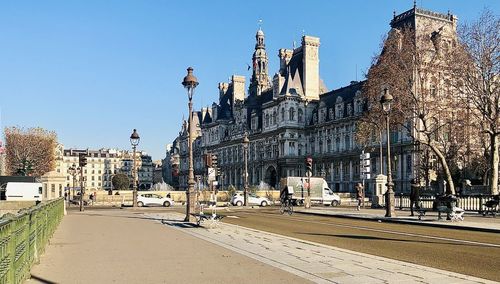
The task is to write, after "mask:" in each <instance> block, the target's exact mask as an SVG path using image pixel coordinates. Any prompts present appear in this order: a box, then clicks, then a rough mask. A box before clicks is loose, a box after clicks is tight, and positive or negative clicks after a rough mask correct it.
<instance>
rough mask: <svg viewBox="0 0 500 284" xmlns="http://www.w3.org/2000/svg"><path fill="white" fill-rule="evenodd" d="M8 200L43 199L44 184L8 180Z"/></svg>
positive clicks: (6, 190) (6, 195)
mask: <svg viewBox="0 0 500 284" xmlns="http://www.w3.org/2000/svg"><path fill="white" fill-rule="evenodd" d="M5 200H7V201H42V184H41V183H37V182H8V183H7V187H6V188H5Z"/></svg>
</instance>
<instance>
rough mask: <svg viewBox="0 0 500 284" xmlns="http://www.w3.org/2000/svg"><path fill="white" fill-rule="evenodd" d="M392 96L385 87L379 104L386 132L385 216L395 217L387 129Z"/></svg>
mask: <svg viewBox="0 0 500 284" xmlns="http://www.w3.org/2000/svg"><path fill="white" fill-rule="evenodd" d="M391 103H392V96H391V94H389V91H388V90H387V89H384V95H382V97H381V98H380V104H381V105H382V109H383V111H384V113H385V128H386V132H387V192H386V193H385V217H396V211H395V208H394V205H395V199H394V190H393V186H394V184H393V183H392V172H391V171H392V170H391V145H390V140H391V139H390V130H389V113H390V111H391Z"/></svg>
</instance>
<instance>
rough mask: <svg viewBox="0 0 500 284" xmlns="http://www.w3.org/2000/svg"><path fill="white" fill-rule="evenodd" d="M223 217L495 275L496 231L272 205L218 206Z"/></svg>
mask: <svg viewBox="0 0 500 284" xmlns="http://www.w3.org/2000/svg"><path fill="white" fill-rule="evenodd" d="M218 213H219V214H222V215H225V218H224V219H223V221H224V222H227V223H231V224H236V225H240V226H244V227H248V228H254V229H258V230H263V231H267V232H272V233H276V234H281V235H286V236H290V237H294V238H298V239H303V240H308V241H313V242H318V243H322V244H325V245H329V246H335V247H339V248H344V249H349V250H353V251H358V252H363V253H368V254H372V255H377V256H382V257H388V258H392V259H397V260H402V261H407V262H411V263H415V264H420V265H425V266H430V267H435V268H439V269H444V270H448V271H453V272H457V273H462V274H467V275H471V276H476V277H481V278H486V279H490V280H495V281H499V280H500V269H499V268H500V237H499V236H498V234H495V233H487V232H474V231H467V230H456V229H445V228H435V227H425V226H412V225H406V224H394V223H386V222H376V221H367V220H354V219H345V218H335V217H323V216H313V215H305V214H297V213H294V214H293V215H291V216H289V215H286V214H285V215H281V214H279V211H278V208H277V207H271V208H265V209H236V208H234V207H232V208H230V209H229V210H220V211H219V212H218Z"/></svg>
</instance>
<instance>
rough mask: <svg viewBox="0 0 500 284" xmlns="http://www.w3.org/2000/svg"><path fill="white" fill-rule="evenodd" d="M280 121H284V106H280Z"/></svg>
mask: <svg viewBox="0 0 500 284" xmlns="http://www.w3.org/2000/svg"><path fill="white" fill-rule="evenodd" d="M281 121H285V108H281Z"/></svg>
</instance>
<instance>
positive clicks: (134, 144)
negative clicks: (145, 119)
mask: <svg viewBox="0 0 500 284" xmlns="http://www.w3.org/2000/svg"><path fill="white" fill-rule="evenodd" d="M140 140H141V138H140V137H139V134H138V133H137V130H136V129H134V131H133V132H132V135H130V144H131V145H132V149H133V150H134V151H133V156H132V162H133V165H132V179H133V185H132V190H133V192H132V196H133V197H132V198H133V199H132V207H137V180H136V176H137V167H136V165H135V153H136V149H137V145H139V141H140Z"/></svg>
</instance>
